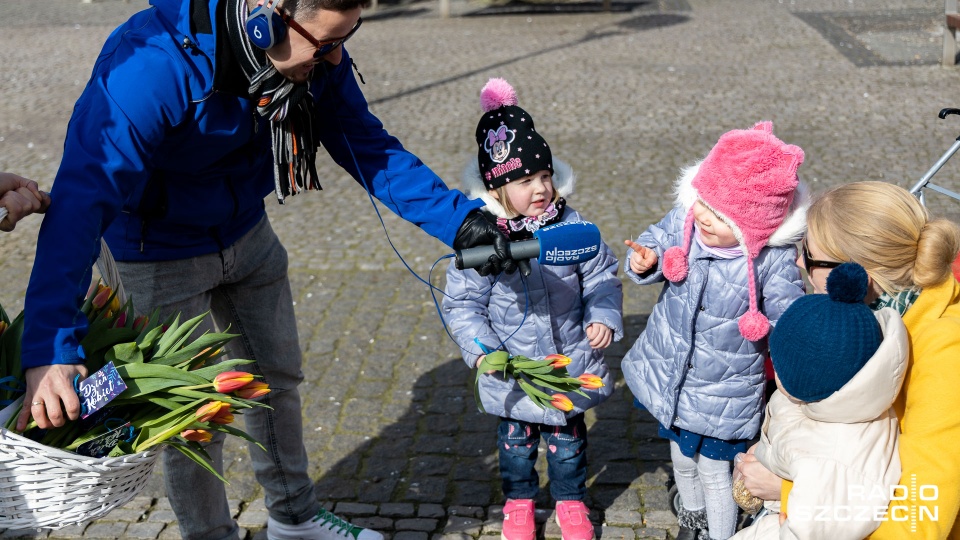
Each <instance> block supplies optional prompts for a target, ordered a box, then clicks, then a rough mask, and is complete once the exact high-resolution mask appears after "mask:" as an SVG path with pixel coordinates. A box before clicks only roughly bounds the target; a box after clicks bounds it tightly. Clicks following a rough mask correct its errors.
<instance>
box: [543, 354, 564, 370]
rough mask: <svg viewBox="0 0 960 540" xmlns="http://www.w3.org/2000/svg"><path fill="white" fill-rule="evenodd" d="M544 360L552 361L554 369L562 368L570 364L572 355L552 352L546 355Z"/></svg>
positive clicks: (551, 364) (551, 365)
mask: <svg viewBox="0 0 960 540" xmlns="http://www.w3.org/2000/svg"><path fill="white" fill-rule="evenodd" d="M544 360H547V361H549V362H550V367H552V368H553V369H557V368H562V367H566V366H568V365H570V362H571V360H570V357H568V356H564V355H562V354H551V355H548V356H546V357H544Z"/></svg>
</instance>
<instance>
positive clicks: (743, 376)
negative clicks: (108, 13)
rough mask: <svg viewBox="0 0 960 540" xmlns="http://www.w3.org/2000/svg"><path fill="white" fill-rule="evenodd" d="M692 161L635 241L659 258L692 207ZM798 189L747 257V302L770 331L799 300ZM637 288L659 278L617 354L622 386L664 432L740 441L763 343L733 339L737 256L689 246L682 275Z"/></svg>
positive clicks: (754, 428) (739, 292) (740, 278)
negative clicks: (648, 305) (751, 276)
mask: <svg viewBox="0 0 960 540" xmlns="http://www.w3.org/2000/svg"><path fill="white" fill-rule="evenodd" d="M698 167H699V164H697V165H694V166H693V167H690V168H688V169H687V170H685V171H684V174H683V175H682V176H681V178H680V180H679V181H678V185H677V193H678V201H677V203H678V204H677V207H675V208H674V209H673V210H671V211H670V212H669V213H667V215H666V216H665V217H664V218H663V219H662V220H661V221H660V222H659V223H657V224H656V225H652V226H650V227H649V228H648V229H647V230H646V231H645V232H644V233H643V234H641V235H640V237H639V238H638V239H637V240H636V242H637V243H638V244H640V245H642V246H646V247H648V248H650V249H653V250H655V251H656V252H657V254H658V255H659V256H660V258H661V262H662V258H663V253H664V252H665V251H666V250H667V248H669V247H671V246H677V245H681V243H682V241H683V222H684V217H685V216H686V214H687V210H688V209H689V208H690V207H691V206H692V205H693V203H694V202H696V194H695V193H694V192H692V191H690V189H689V182H690V181H691V180H692V179H693V175H695V174H696V171H697V168H698ZM808 204H809V197H808V196H807V191H806V188H803V189H801V190H800V191H799V193H798V194H797V196H795V197H794V203H793V205H792V207H791V214H790V215H789V216H788V217H787V219H786V220H784V223H783V224H782V225H781V227H780V228H779V229H778V230H777V232H776V233H775V234H774V235H773V236H772V237H771V239H770V241H769V242H768V243H767V247H766V248H764V249H763V250H762V251H761V252H760V254H759V255H758V256H757V258H756V259H755V261H754V265H755V269H756V279H757V296H758V298H757V302H758V305H759V307H760V310H761V311H762V312H763V314H764V315H766V316H767V318H768V319H769V320H770V323H771V325H775V324H776V321H777V319H779V318H780V315H781V314H782V313H783V312H784V311H785V310H786V309H787V307H788V306H789V305H790V304H791V303H792V302H793V301H794V300H796V299H797V298H799V297H800V296H802V295H803V294H804V285H803V280H802V278H801V276H800V270H799V269H798V268H797V266H796V258H797V251H796V247H795V246H794V244H795V243H796V242H798V241H800V239H801V238H802V237H803V233H804V231H805V221H806V208H807V206H808ZM631 252H632V250H631V251H628V253H627V259H626V260H625V263H624V267H625V270H626V274H627V276H628V277H629V278H630V279H631V280H633V281H634V282H636V283H639V284H641V285H647V284H652V283H659V282H663V290H662V291H661V292H660V298H659V299H658V301H657V303H656V305H655V306H654V308H653V311H652V312H651V314H650V318H649V319H648V320H647V326H646V329H645V330H644V332H643V334H641V336H640V338H639V339H637V342H636V343H635V344H634V345H633V347H632V348H631V349H630V351H629V352H628V353H627V355H626V356H624V358H623V362H622V369H623V376H624V379H626V382H627V385H628V386H629V387H630V390H631V391H632V392H633V394H634V395H635V396H636V397H637V399H638V400H639V401H640V403H642V404H643V405H644V406H645V407H646V408H647V410H649V411H650V413H651V414H653V416H654V417H655V418H656V419H657V421H659V422H660V423H661V424H663V425H664V426H667V427H670V426H677V427H679V428H683V429H686V430H688V431H691V432H694V433H698V434H700V435H706V436H709V437H715V438H718V439H724V440H733V439H750V438H753V437H754V436H756V434H757V432H758V430H759V428H760V418H761V412H762V411H763V406H764V405H763V390H764V383H765V376H764V360H765V358H766V357H767V354H768V353H767V340H766V339H763V340H761V341H758V342H751V341H749V340H747V339H745V338H744V337H743V336H741V335H740V330H739V328H738V327H737V319H738V318H739V317H740V316H741V315H743V314H744V313H745V312H746V310H747V309H748V306H749V294H748V288H747V264H746V262H747V261H746V258H745V257H738V258H736V259H720V258H717V257H715V256H713V255H711V254H710V253H708V252H706V251H704V250H702V249H701V248H700V246H699V244H697V242H696V241H694V242H691V246H690V255H689V258H688V261H689V265H690V267H689V272H688V275H687V277H686V279H684V280H683V281H681V282H678V283H670V282H669V281H666V280H665V278H664V277H663V273H662V272H661V269H660V267H659V266H658V267H657V268H656V269H655V270H653V271H651V272H649V273H648V274H645V275H644V276H643V277H641V276H639V275H637V274H635V273H633V272H631V271H630V263H629V256H630V253H631Z"/></svg>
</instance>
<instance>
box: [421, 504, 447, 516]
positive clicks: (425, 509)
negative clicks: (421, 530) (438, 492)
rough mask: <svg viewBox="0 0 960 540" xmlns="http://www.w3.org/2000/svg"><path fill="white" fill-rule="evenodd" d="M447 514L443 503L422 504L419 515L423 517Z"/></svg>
mask: <svg viewBox="0 0 960 540" xmlns="http://www.w3.org/2000/svg"><path fill="white" fill-rule="evenodd" d="M446 515H447V512H446V511H445V510H444V508H443V505H442V504H428V503H425V504H421V505H420V508H418V509H417V516H418V517H422V518H442V517H444V516H446Z"/></svg>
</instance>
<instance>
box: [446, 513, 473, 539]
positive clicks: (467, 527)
mask: <svg viewBox="0 0 960 540" xmlns="http://www.w3.org/2000/svg"><path fill="white" fill-rule="evenodd" d="M482 528H483V522H482V521H480V520H479V519H474V518H468V517H461V516H450V517H449V518H447V523H446V524H445V525H444V527H443V534H451V533H462V534H468V535H471V536H476V535H478V534H480V530H481V529H482Z"/></svg>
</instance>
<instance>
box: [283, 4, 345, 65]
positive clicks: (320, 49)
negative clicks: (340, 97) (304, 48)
mask: <svg viewBox="0 0 960 540" xmlns="http://www.w3.org/2000/svg"><path fill="white" fill-rule="evenodd" d="M277 11H278V12H280V16H281V17H283V22H285V23H287V26H289V27H290V28H293V30H294V31H295V32H296V33H298V34H300V35H301V36H303V37H304V39H306V40H307V41H309V42H310V44H311V45H313V46H314V47H316V48H317V52H315V53H313V57H314V58H316V59H317V60H319V59H321V58H323V57H324V56H326V55H328V54H330V53H331V52H333V51H334V50H335V49H336V48H337V47H339V46H341V45H343V43H344V42H345V41H347V40H348V39H350V38H352V37H353V34H355V33H356V32H357V29H359V28H360V25H361V24H363V17H360V18H358V19H357V24H355V25H354V27H353V30H350V33H348V34H347V35H345V36H343V37H342V38H337V39H333V40H328V41H319V40H318V39H316V38H315V37H313V36H311V35H310V33H309V32H307V31H306V30H305V29H304V28H303V27H302V26H300V24H299V23H298V22H297V21H295V20H293V18H291V17H290V16H289V15H287V14H286V13H285V12H283V11H282V10H280V9H277Z"/></svg>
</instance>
